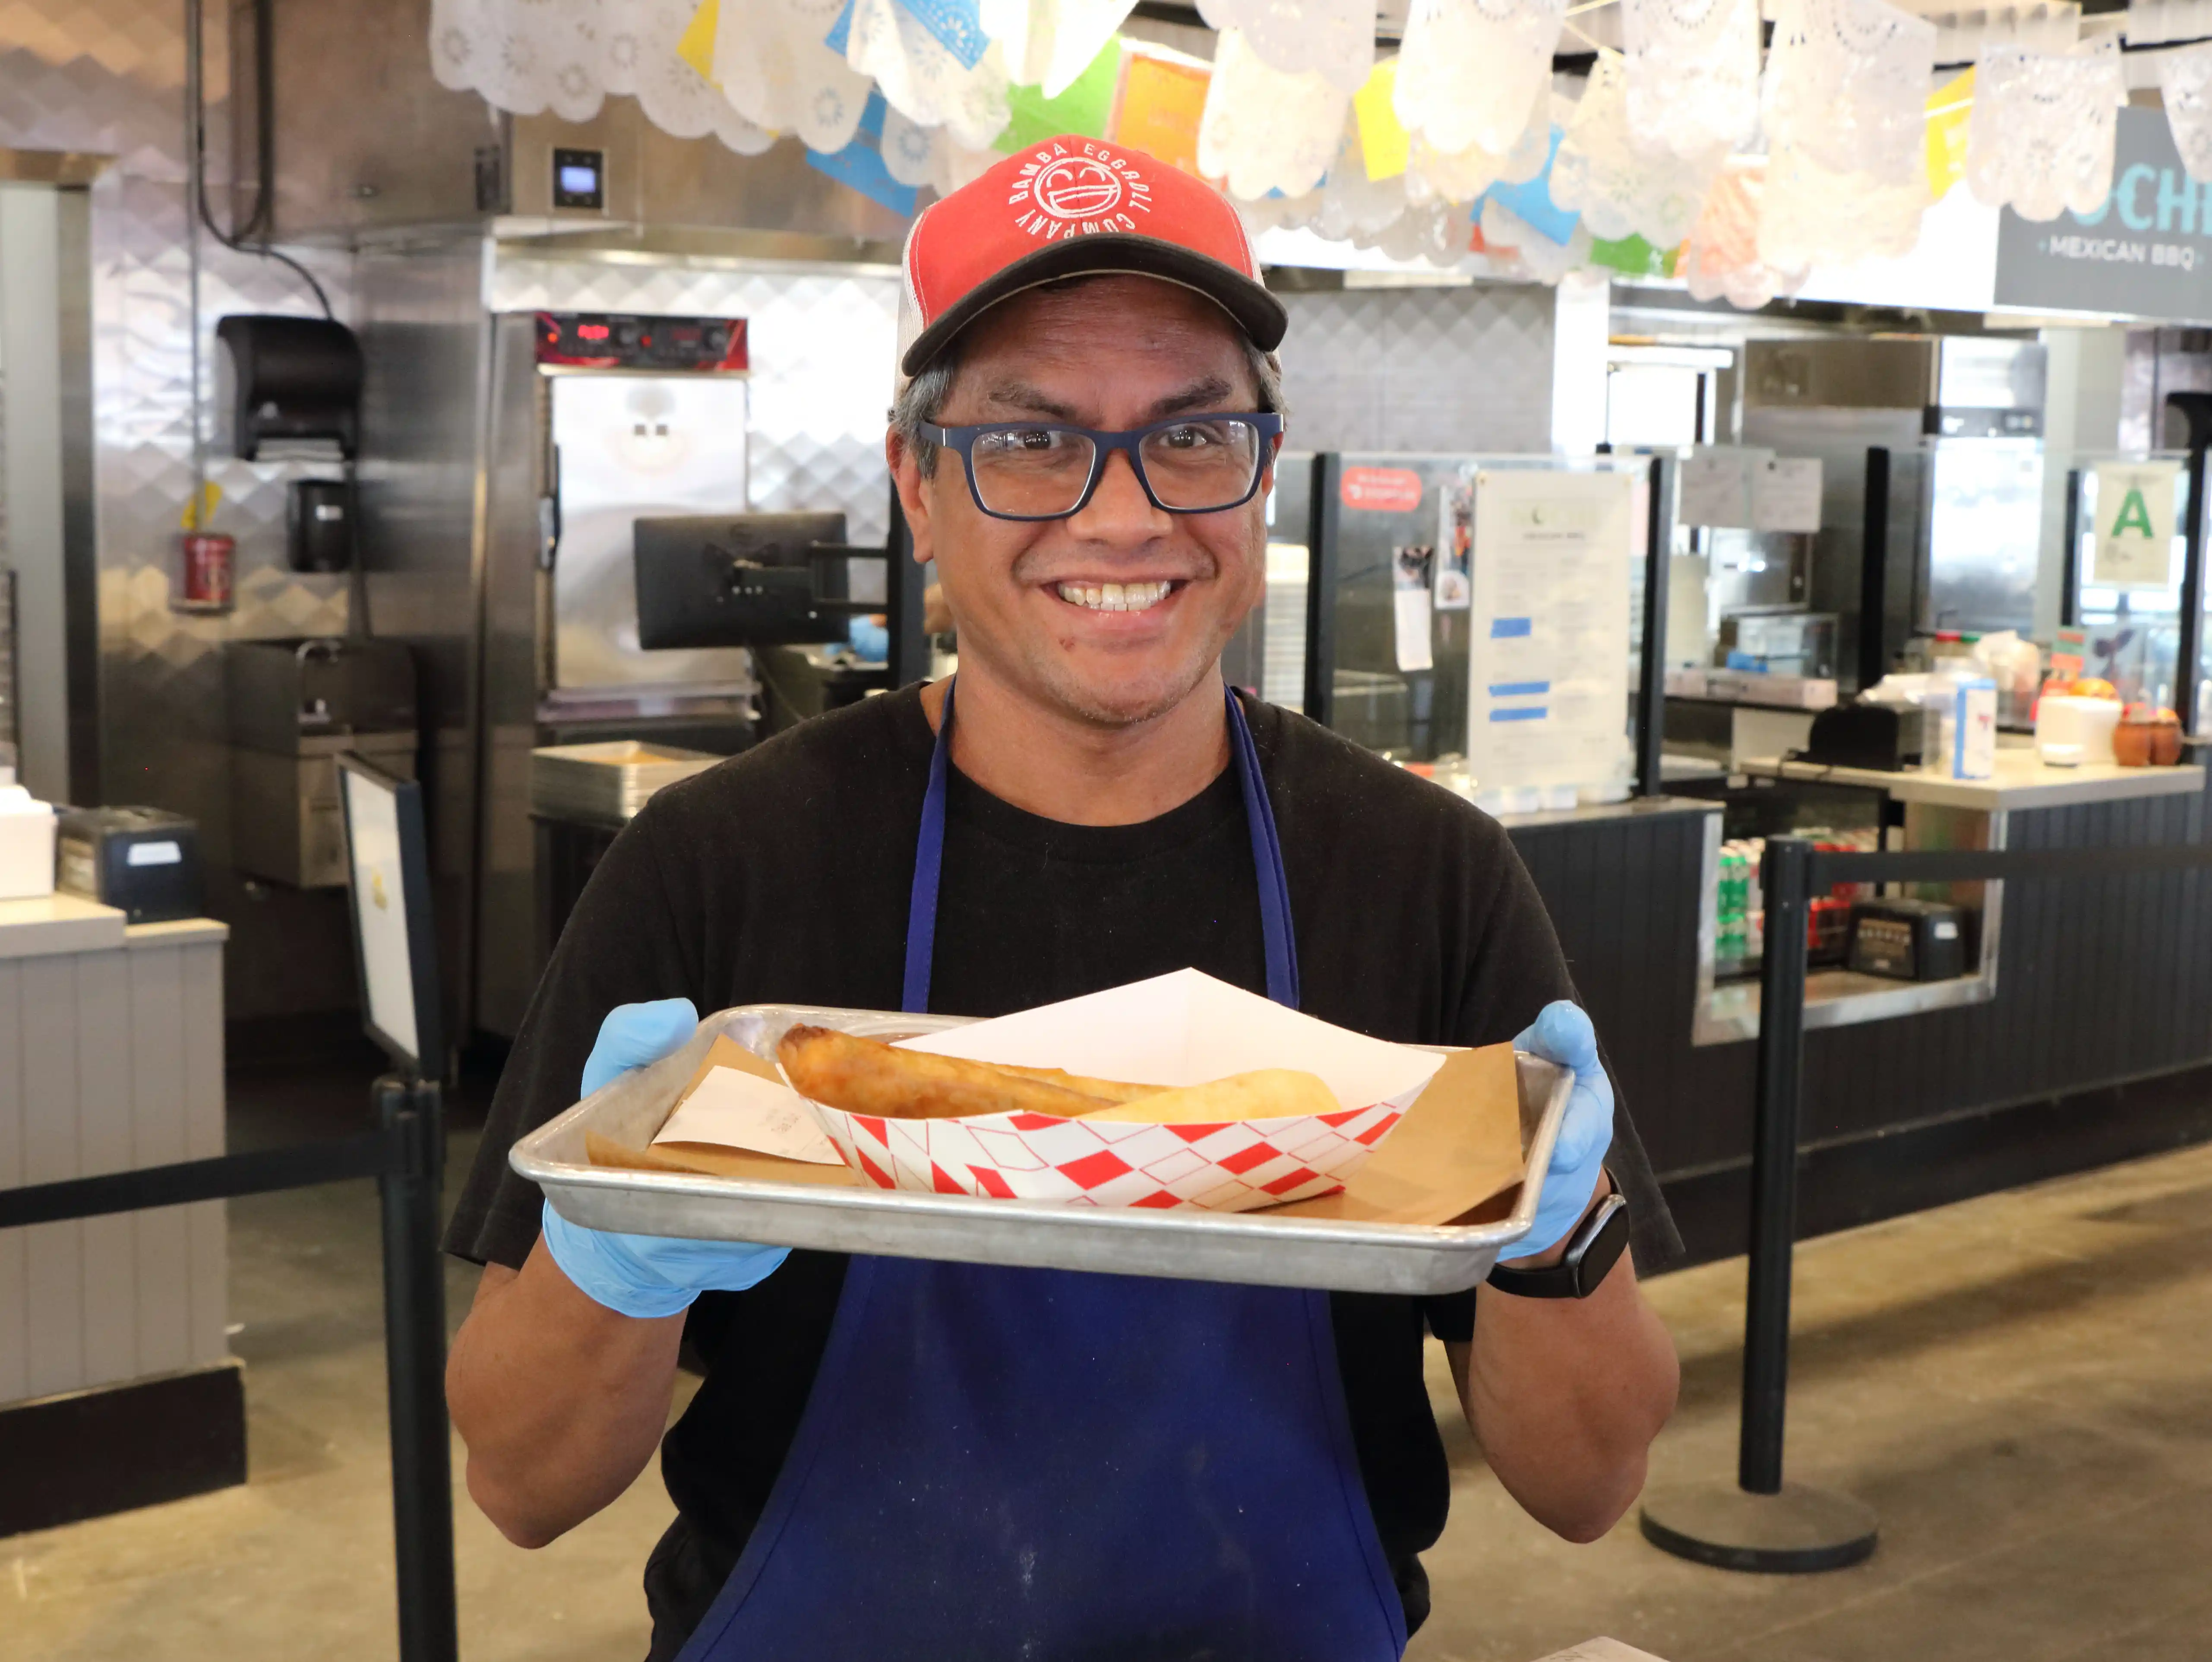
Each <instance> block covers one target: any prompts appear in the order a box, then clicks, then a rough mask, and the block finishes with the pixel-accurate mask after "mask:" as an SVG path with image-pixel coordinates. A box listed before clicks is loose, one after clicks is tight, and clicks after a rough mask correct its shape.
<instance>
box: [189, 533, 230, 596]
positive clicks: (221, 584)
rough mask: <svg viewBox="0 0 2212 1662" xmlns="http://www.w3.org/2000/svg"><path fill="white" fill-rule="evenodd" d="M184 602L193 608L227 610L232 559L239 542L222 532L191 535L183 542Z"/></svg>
mask: <svg viewBox="0 0 2212 1662" xmlns="http://www.w3.org/2000/svg"><path fill="white" fill-rule="evenodd" d="M183 545H184V583H183V589H182V599H183V600H184V603H185V605H186V606H204V607H208V608H210V609H211V608H214V607H216V606H228V605H229V604H230V600H231V587H230V580H231V566H232V558H233V556H234V555H235V553H236V552H237V549H238V545H237V543H236V541H235V540H234V539H232V538H229V537H226V536H224V535H223V534H222V533H221V532H219V531H187V532H186V533H185V534H184V538H183Z"/></svg>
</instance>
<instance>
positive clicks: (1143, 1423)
mask: <svg viewBox="0 0 2212 1662" xmlns="http://www.w3.org/2000/svg"><path fill="white" fill-rule="evenodd" d="M951 730H952V697H951V689H950V688H948V689H947V690H946V696H945V718H944V721H942V723H941V724H940V725H939V729H938V734H937V748H936V752H935V753H934V754H933V756H932V758H930V766H929V787H928V792H927V795H926V796H925V798H924V799H923V805H922V817H921V837H920V839H919V843H918V846H917V848H916V849H915V874H914V898H913V905H912V910H911V913H910V916H909V921H908V929H907V956H906V989H905V1003H904V1008H907V1009H908V1010H915V1011H921V1010H926V1009H927V1008H929V979H930V962H931V957H932V951H933V945H934V935H935V932H936V923H937V889H938V874H939V867H940V865H941V863H942V860H943V855H944V849H945V771H946V767H947V762H946V746H947V743H948V738H949V735H950V734H951ZM1229 731H1230V738H1231V746H1232V748H1233V750H1234V752H1235V759H1234V762H1233V765H1234V766H1235V767H1236V769H1237V777H1238V781H1239V782H1240V783H1241V785H1242V786H1243V796H1244V809H1245V817H1246V819H1248V820H1249V823H1250V827H1251V836H1252V853H1253V859H1254V861H1255V863H1256V865H1257V868H1258V871H1259V878H1260V914H1261V929H1262V934H1263V936H1264V939H1265V943H1266V948H1267V995H1268V996H1269V997H1270V998H1273V999H1275V1000H1276V1001H1279V1002H1281V1003H1285V1004H1290V1005H1292V1006H1295V1005H1296V1004H1297V955H1296V950H1295V947H1294V946H1293V944H1292V941H1291V927H1290V917H1291V914H1290V898H1289V890H1288V888H1287V886H1286V885H1285V882H1284V878H1283V861H1282V852H1281V849H1280V846H1279V843H1277V841H1276V837H1275V821H1274V815H1273V811H1272V810H1271V809H1270V807H1269V806H1268V802H1267V788H1266V786H1265V784H1264V783H1263V782H1262V781H1261V776H1260V765H1259V758H1258V756H1257V755H1256V753H1255V751H1254V749H1253V745H1252V734H1251V730H1250V728H1249V727H1248V726H1247V725H1246V723H1245V720H1244V712H1243V709H1241V708H1240V707H1239V706H1238V704H1237V698H1236V695H1235V694H1234V693H1231V694H1230V695H1229ZM735 1365H737V1366H743V1363H742V1361H740V1362H738V1363H737V1364H735ZM1405 1647H1406V1619H1405V1610H1404V1607H1403V1606H1402V1604H1401V1603H1400V1600H1399V1597H1398V1592H1397V1588H1396V1586H1395V1583H1394V1582H1393V1581H1392V1580H1391V1575H1390V1569H1389V1564H1388V1562H1386V1561H1385V1559H1384V1557H1383V1548H1382V1543H1381V1542H1380V1541H1379V1540H1378V1539H1377V1538H1376V1533H1375V1523H1374V1519H1373V1517H1372V1515H1371V1514H1370V1512H1369V1509H1368V1504H1367V1493H1366V1489H1365V1487H1364V1484H1363V1482H1362V1481H1361V1478H1360V1473H1359V1463H1358V1456H1357V1453H1356V1452H1355V1450H1354V1448H1353V1446H1352V1428H1351V1423H1350V1421H1349V1419H1348V1418H1347V1417H1346V1412H1345V1405H1344V1393H1343V1387H1342V1384H1341V1382H1340V1378H1339V1375H1338V1373H1337V1366H1336V1342H1335V1337H1334V1330H1333V1328H1332V1327H1331V1325H1330V1321H1329V1306H1328V1295H1327V1294H1322V1293H1317V1292H1298V1291H1293V1290H1291V1289H1288V1288H1264V1287H1232V1286H1223V1285H1216V1284H1212V1283H1208V1282H1184V1281H1166V1280H1158V1279H1153V1278H1150V1277H1144V1276H1134V1275H1091V1274H1086V1273H1081V1272H1077V1271H1073V1270H1060V1269H1008V1268H1005V1267H1000V1266H994V1265H984V1264H965V1263H933V1262H930V1261H927V1260H923V1259H918V1258H884V1257H854V1258H853V1259H852V1261H851V1264H850V1267H849V1268H848V1269H847V1271H846V1274H845V1284H844V1291H843V1293H842V1296H841V1297H840V1299H839V1300H838V1305H837V1312H836V1318H835V1319H834V1321H833V1323H832V1324H831V1327H830V1331H829V1342H828V1343H827V1345H826V1346H825V1347H824V1348H823V1355H822V1364H821V1368H820V1371H819V1372H818V1373H817V1374H816V1375H815V1379H814V1389H813V1391H812V1394H811V1396H810V1397H808V1399H807V1403H806V1408H805V1413H804V1414H803V1415H801V1417H800V1420H799V1429H798V1431H797V1433H796V1434H794V1435H793V1439H792V1444H791V1449H790V1452H789V1453H788V1454H787V1455H786V1456H785V1458H784V1462H783V1466H782V1470H781V1471H780V1472H779V1473H778V1474H777V1476H776V1480H775V1487H774V1488H772V1489H771V1490H770V1492H769V1499H768V1504H767V1507H765V1509H764V1510H763V1513H762V1514H761V1519H760V1522H759V1523H758V1524H757V1525H755V1527H754V1529H753V1532H752V1535H751V1537H750V1539H749V1540H748V1541H747V1542H746V1543H745V1549H744V1554H743V1555H741V1556H740V1557H739V1558H738V1562H737V1566H736V1568H734V1569H732V1571H731V1573H730V1579H729V1580H728V1581H727V1582H726V1584H725V1585H724V1586H723V1588H722V1591H721V1592H720V1595H719V1596H718V1597H717V1598H715V1600H714V1604H713V1606H712V1607H711V1608H710V1609H709V1610H708V1612H707V1615H706V1616H705V1618H704V1619H703V1620H702V1622H700V1624H699V1626H698V1628H697V1629H696V1631H695V1632H694V1633H693V1635H691V1638H690V1642H689V1643H687V1644H686V1645H685V1646H684V1650H683V1652H682V1653H681V1656H680V1657H679V1659H678V1662H767V1659H785V1658H795V1657H805V1658H807V1659H810V1662H846V1659H853V1662H860V1659H867V1662H876V1659H881V1658H885V1657H898V1658H902V1659H914V1662H940V1659H941V1662H954V1659H959V1662H994V1659H998V1658H1007V1659H1013V1658H1024V1659H1026V1658H1032V1657H1034V1658H1036V1659H1040V1662H1107V1659H1125V1658H1126V1659H1131V1662H1135V1659H1139V1658H1142V1659H1146V1662H1153V1659H1170V1658H1173V1659H1184V1658H1188V1659H1198V1658H1204V1659H1206V1662H1306V1659H1310V1662H1387V1659H1395V1658H1396V1657H1397V1656H1398V1655H1399V1654H1400V1653H1401V1652H1402V1651H1403V1650H1404V1649H1405Z"/></svg>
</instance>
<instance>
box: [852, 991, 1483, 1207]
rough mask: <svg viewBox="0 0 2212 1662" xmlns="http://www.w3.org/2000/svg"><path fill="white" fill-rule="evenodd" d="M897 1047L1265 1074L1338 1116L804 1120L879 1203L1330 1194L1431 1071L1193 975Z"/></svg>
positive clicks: (1106, 1074)
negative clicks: (907, 1194) (904, 1195)
mask: <svg viewBox="0 0 2212 1662" xmlns="http://www.w3.org/2000/svg"><path fill="white" fill-rule="evenodd" d="M905 1043H906V1045H907V1047H908V1049H911V1050H928V1051H933V1052H935V1053H936V1054H938V1055H940V1056H964V1057H967V1058H968V1059H969V1060H970V1061H975V1062H1008V1063H1012V1064H1015V1065H1017V1066H1021V1067H1030V1068H1066V1070H1067V1071H1069V1072H1070V1073H1076V1074H1085V1075H1091V1076H1093V1077H1097V1078H1106V1079H1124V1080H1128V1081H1133V1082H1138V1083H1142V1084H1148V1085H1166V1086H1182V1085H1202V1084H1205V1083H1206V1082H1207V1081H1211V1080H1216V1079H1221V1078H1225V1077H1226V1076H1227V1075H1231V1074H1242V1073H1249V1072H1251V1071H1253V1070H1255V1069H1256V1068H1303V1069H1304V1070H1306V1071H1307V1072H1310V1073H1312V1074H1316V1075H1319V1076H1320V1078H1321V1079H1322V1082H1323V1083H1324V1084H1326V1085H1327V1086H1328V1088H1329V1091H1330V1093H1332V1094H1333V1095H1334V1097H1335V1098H1336V1100H1337V1103H1338V1109H1337V1111H1335V1112H1334V1113H1327V1114H1299V1115H1294V1116H1291V1117H1285V1118H1278V1119H1252V1120H1237V1121H1231V1122H1230V1123H1225V1124H1212V1125H1149V1124H1143V1123H1131V1122H1127V1121H1099V1120H1089V1119H1083V1120H1072V1119H1060V1118H1056V1117H1051V1116H1048V1115H1042V1114H987V1115H981V1116H978V1117H974V1118H969V1119H927V1120H908V1119H882V1118H878V1117H873V1116H871V1115H865V1114H850V1113H847V1112H845V1111H842V1110H841V1109H836V1108H830V1107H828V1106H825V1105H823V1104H821V1103H818V1102H814V1103H810V1106H811V1108H812V1109H813V1111H814V1113H815V1115H816V1117H817V1118H818V1119H819V1120H820V1122H821V1124H822V1129H823V1131H824V1132H825V1133H826V1134H827V1135H829V1140H830V1141H831V1142H833V1143H835V1144H836V1148H837V1151H838V1153H839V1154H842V1155H843V1156H844V1158H845V1160H846V1161H847V1163H848V1164H849V1165H850V1166H852V1167H853V1169H854V1171H856V1172H859V1173H860V1175H861V1176H862V1177H863V1178H866V1180H867V1181H869V1182H871V1183H873V1184H877V1185H878V1187H880V1188H884V1189H914V1190H933V1191H936V1192H938V1193H940V1194H963V1195H979V1196H999V1197H1000V1198H1002V1199H1021V1200H1044V1201H1061V1202H1066V1203H1067V1204H1069V1205H1075V1206H1146V1207H1163V1208H1167V1207H1184V1206H1195V1207H1201V1208H1206V1209H1207V1210H1209V1211H1216V1212H1244V1211H1249V1210H1251V1209H1252V1208H1255V1207H1261V1206H1273V1205H1275V1204H1277V1203H1278V1202H1285V1201H1297V1200H1310V1199H1313V1198H1314V1197H1316V1196H1321V1195H1327V1194H1333V1193H1334V1192H1335V1191H1336V1190H1338V1189H1340V1188H1342V1187H1343V1185H1344V1180H1345V1178H1347V1177H1348V1176H1349V1175H1350V1174H1351V1173H1352V1172H1353V1171H1354V1170H1356V1169H1357V1168H1358V1166H1359V1164H1360V1162H1362V1161H1363V1160H1365V1159H1366V1158H1367V1156H1368V1155H1369V1154H1371V1153H1372V1152H1373V1151H1374V1149H1375V1148H1376V1145H1378V1144H1379V1143H1381V1142H1382V1141H1383V1138H1384V1137H1386V1136H1388V1135H1389V1133H1390V1130H1391V1129H1392V1128H1393V1127H1394V1126H1395V1125H1396V1124H1397V1123H1398V1121H1399V1119H1400V1118H1401V1117H1402V1116H1403V1115H1404V1113H1405V1111H1406V1110H1407V1108H1409V1107H1411V1106H1412V1105H1413V1101H1414V1099H1416V1098H1418V1097H1419V1095H1420V1093H1421V1092H1422V1091H1423V1089H1425V1087H1427V1085H1428V1082H1429V1081H1430V1080H1431V1078H1432V1077H1433V1076H1434V1075H1435V1074H1436V1071H1437V1068H1440V1067H1442V1066H1443V1057H1442V1056H1439V1055H1437V1054H1436V1053H1435V1052H1433V1051H1427V1050H1413V1049H1411V1048H1409V1047H1407V1046H1405V1045H1401V1044H1388V1043H1385V1042H1384V1041H1383V1040H1381V1039H1373V1038H1367V1037H1365V1036H1364V1035H1363V1034H1359V1033H1354V1032H1347V1031H1346V1029H1344V1028H1341V1027H1333V1026H1330V1025H1329V1024H1328V1023H1327V1022H1325V1021H1317V1020H1315V1019H1314V1018H1313V1017H1311V1016H1307V1015H1301V1014H1298V1013H1297V1011H1295V1010H1291V1009H1287V1008H1284V1007H1283V1006H1281V1005H1279V1004H1274V1003H1271V1002H1269V1001H1267V999H1264V998H1261V997H1259V996H1257V995H1254V994H1251V993H1248V992H1244V991H1243V990H1241V989H1238V988H1235V987H1231V986H1230V985H1228V984H1227V983H1225V982H1220V981H1217V980H1215V979H1213V977H1211V976H1207V975H1202V974H1200V972H1199V971H1196V970H1179V971H1176V972H1175V973H1174V974H1172V975H1165V976H1159V977H1155V978H1153V979H1152V980H1150V981H1139V982H1134V983H1131V984H1130V985H1128V986H1126V987H1116V988H1113V989H1109V990H1108V991H1106V992H1103V993H1093V994H1091V995H1088V996H1086V997H1084V998H1076V999H1069V1000H1067V1001H1066V1002H1064V1003H1060V1004H1048V1005H1044V1006H1042V1007H1040V1008H1036V1009H1034V1010H1024V1011H1022V1012H1021V1013H1019V1014H1015V1015H1010V1016H1001V1017H1000V1018H999V1019H998V1020H994V1021H979V1022H976V1023H975V1024H974V1025H973V1026H965V1027H958V1028H955V1029H952V1030H951V1031H949V1032H942V1033H933V1034H930V1035H928V1036H927V1037H925V1038H915V1039H909V1040H907V1041H905Z"/></svg>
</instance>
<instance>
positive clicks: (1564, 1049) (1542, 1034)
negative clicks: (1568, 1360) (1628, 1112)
mask: <svg viewBox="0 0 2212 1662" xmlns="http://www.w3.org/2000/svg"><path fill="white" fill-rule="evenodd" d="M1513 1048H1514V1049H1515V1050H1526V1051H1528V1054H1529V1055H1531V1056H1541V1057H1542V1058H1543V1059H1544V1060H1545V1061H1547V1062H1556V1063H1558V1064H1559V1066H1560V1067H1562V1068H1570V1069H1571V1070H1572V1071H1573V1073H1574V1076H1575V1088H1574V1091H1573V1093H1572V1094H1571V1095H1570V1096H1569V1097H1568V1099H1567V1111H1566V1117H1565V1119H1564V1120H1563V1121H1562V1122H1561V1123H1560V1126H1559V1139H1558V1141H1555V1142H1553V1145H1552V1163H1551V1164H1550V1165H1549V1166H1547V1167H1546V1168H1545V1171H1544V1183H1543V1193H1542V1196H1541V1199H1539V1200H1538V1201H1537V1202H1536V1221H1535V1222H1534V1223H1533V1224H1532V1225H1530V1226H1529V1228H1528V1234H1527V1235H1526V1236H1525V1237H1524V1238H1523V1239H1521V1240H1520V1241H1518V1242H1516V1243H1515V1245H1513V1246H1512V1247H1510V1249H1508V1250H1507V1251H1504V1252H1503V1253H1501V1254H1499V1257H1501V1258H1502V1259H1503V1260H1504V1261H1505V1262H1507V1263H1514V1262H1517V1261H1519V1260H1521V1259H1524V1258H1541V1257H1549V1256H1551V1255H1553V1254H1554V1253H1555V1252H1557V1251H1565V1246H1566V1242H1567V1238H1568V1237H1569V1236H1570V1235H1572V1234H1573V1233H1575V1226H1576V1225H1577V1224H1579V1223H1580V1222H1581V1221H1583V1215H1584V1214H1585V1213H1587V1212H1588V1211H1589V1209H1590V1205H1591V1203H1592V1202H1594V1201H1595V1199H1596V1197H1597V1185H1598V1179H1599V1178H1601V1177H1603V1176H1604V1175H1605V1156H1606V1151H1607V1149H1609V1148H1612V1147H1613V1081H1612V1080H1610V1079H1609V1078H1607V1076H1606V1071H1605V1064H1604V1063H1603V1062H1601V1061H1599V1060H1598V1055H1597V1033H1596V1031H1595V1029H1594V1028H1592V1027H1591V1026H1590V1019H1589V1017H1588V1016H1586V1015H1584V1014H1583V1012H1582V1011H1581V1009H1580V1008H1577V1006H1575V1005H1572V1004H1570V1003H1568V1002H1567V1001H1566V1000H1565V999H1563V998H1562V999H1557V1000H1555V1001H1553V1002H1552V1003H1549V1004H1547V1005H1546V1006H1545V1007H1544V1008H1543V1010H1542V1011H1541V1014H1538V1016H1537V1017H1536V1020H1534V1022H1532V1023H1530V1024H1529V1026H1527V1027H1525V1028H1523V1029H1522V1031H1521V1032H1520V1034H1519V1035H1518V1036H1517V1037H1516V1038H1515V1039H1514V1041H1513Z"/></svg>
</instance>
